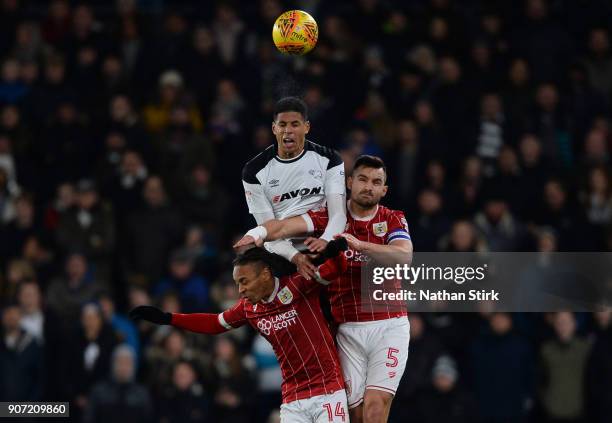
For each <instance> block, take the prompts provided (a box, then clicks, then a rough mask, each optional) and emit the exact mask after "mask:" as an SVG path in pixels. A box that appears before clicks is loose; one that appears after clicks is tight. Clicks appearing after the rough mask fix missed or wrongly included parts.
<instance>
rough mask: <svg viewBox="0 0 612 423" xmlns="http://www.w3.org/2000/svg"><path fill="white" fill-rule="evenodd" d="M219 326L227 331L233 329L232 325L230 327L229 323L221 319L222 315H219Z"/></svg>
mask: <svg viewBox="0 0 612 423" xmlns="http://www.w3.org/2000/svg"><path fill="white" fill-rule="evenodd" d="M219 324H220V325H221V326H223V327H224V328H225V329H228V330H230V329H234V327H233V326H232V325H230V324H229V323H227V322H226V321H225V318H224V317H223V313H219Z"/></svg>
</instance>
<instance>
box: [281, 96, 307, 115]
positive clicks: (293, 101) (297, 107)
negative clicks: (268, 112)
mask: <svg viewBox="0 0 612 423" xmlns="http://www.w3.org/2000/svg"><path fill="white" fill-rule="evenodd" d="M283 112H298V113H299V114H301V115H302V117H303V118H304V120H308V106H306V103H304V100H302V99H301V98H298V97H283V98H281V99H280V100H278V101H277V102H276V104H275V105H274V115H273V118H274V120H276V118H277V117H278V114H279V113H283Z"/></svg>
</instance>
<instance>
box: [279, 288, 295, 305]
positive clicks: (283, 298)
mask: <svg viewBox="0 0 612 423" xmlns="http://www.w3.org/2000/svg"><path fill="white" fill-rule="evenodd" d="M276 298H278V301H280V302H281V303H283V304H289V303H290V302H291V301H292V300H293V293H292V292H291V290H290V289H289V288H288V287H284V288H283V289H281V290H280V291H279V292H278V294H276Z"/></svg>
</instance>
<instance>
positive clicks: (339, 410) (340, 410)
mask: <svg viewBox="0 0 612 423" xmlns="http://www.w3.org/2000/svg"><path fill="white" fill-rule="evenodd" d="M323 408H325V410H326V411H327V418H328V420H329V421H330V422H334V421H336V422H337V421H339V420H334V417H340V418H342V421H343V422H344V421H346V411H345V410H344V406H343V405H342V403H341V402H337V403H336V408H335V409H334V408H333V407H332V404H331V403H329V402H326V403H325V404H323ZM332 410H333V413H332Z"/></svg>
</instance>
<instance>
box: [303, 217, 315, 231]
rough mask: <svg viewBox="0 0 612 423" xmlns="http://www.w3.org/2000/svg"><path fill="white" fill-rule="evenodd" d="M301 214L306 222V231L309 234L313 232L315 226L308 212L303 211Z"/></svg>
mask: <svg viewBox="0 0 612 423" xmlns="http://www.w3.org/2000/svg"><path fill="white" fill-rule="evenodd" d="M301 216H302V219H304V221H305V222H306V227H307V229H306V232H308V233H309V234H311V233H313V232H314V231H315V226H314V222H313V221H312V218H311V217H310V215H309V214H308V213H304V214H302V215H301Z"/></svg>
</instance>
